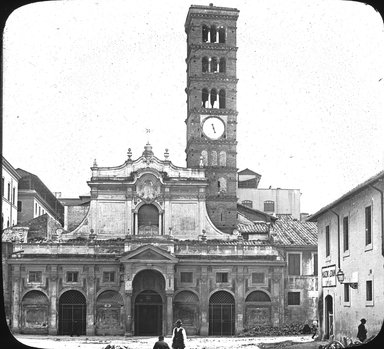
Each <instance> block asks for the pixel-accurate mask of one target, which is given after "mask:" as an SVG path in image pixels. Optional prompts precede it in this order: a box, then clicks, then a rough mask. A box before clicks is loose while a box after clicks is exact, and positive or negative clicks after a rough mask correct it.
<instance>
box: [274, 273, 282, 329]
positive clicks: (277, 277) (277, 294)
mask: <svg viewBox="0 0 384 349" xmlns="http://www.w3.org/2000/svg"><path fill="white" fill-rule="evenodd" d="M271 294H272V307H271V322H272V326H280V325H282V324H283V322H284V274H283V271H282V270H281V268H278V267H275V268H274V269H273V273H272V289H271Z"/></svg>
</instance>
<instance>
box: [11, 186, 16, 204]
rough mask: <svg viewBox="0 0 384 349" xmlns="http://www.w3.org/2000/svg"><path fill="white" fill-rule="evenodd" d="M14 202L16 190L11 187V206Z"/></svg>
mask: <svg viewBox="0 0 384 349" xmlns="http://www.w3.org/2000/svg"><path fill="white" fill-rule="evenodd" d="M15 200H16V188H15V187H13V188H12V204H15Z"/></svg>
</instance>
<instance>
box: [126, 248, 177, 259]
mask: <svg viewBox="0 0 384 349" xmlns="http://www.w3.org/2000/svg"><path fill="white" fill-rule="evenodd" d="M133 260H134V261H142V262H148V261H155V262H159V261H161V262H162V263H177V261H178V259H177V258H176V257H174V256H172V255H171V254H170V253H169V252H167V251H165V250H163V249H161V248H159V247H156V246H152V245H146V246H141V247H139V248H137V249H135V250H133V251H129V252H128V253H127V254H126V255H124V256H123V257H122V258H121V261H122V262H128V261H133Z"/></svg>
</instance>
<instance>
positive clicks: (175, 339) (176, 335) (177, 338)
mask: <svg viewBox="0 0 384 349" xmlns="http://www.w3.org/2000/svg"><path fill="white" fill-rule="evenodd" d="M181 325H182V322H181V320H177V321H176V327H175V328H174V329H173V330H172V348H173V349H184V348H185V342H186V340H187V333H186V332H185V329H184V328H183V327H181ZM153 349H170V348H169V346H168V344H167V343H166V342H165V341H164V336H159V340H158V341H157V342H156V343H155V345H154V347H153Z"/></svg>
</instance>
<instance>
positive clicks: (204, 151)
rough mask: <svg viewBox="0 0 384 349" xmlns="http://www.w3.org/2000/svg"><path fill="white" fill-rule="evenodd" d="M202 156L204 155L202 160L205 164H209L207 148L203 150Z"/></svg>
mask: <svg viewBox="0 0 384 349" xmlns="http://www.w3.org/2000/svg"><path fill="white" fill-rule="evenodd" d="M201 157H202V160H203V165H204V166H207V165H208V152H207V151H206V150H203V151H202V152H201Z"/></svg>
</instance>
